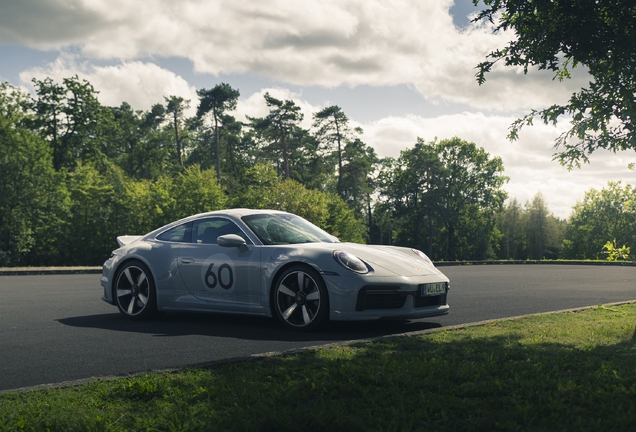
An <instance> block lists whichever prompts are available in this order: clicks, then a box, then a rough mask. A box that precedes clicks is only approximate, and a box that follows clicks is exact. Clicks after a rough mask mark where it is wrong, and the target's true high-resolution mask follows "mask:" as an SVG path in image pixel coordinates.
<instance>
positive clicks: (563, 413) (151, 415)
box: [0, 304, 636, 431]
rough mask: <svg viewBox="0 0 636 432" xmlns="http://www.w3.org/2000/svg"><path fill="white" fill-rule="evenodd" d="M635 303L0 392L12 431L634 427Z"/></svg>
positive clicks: (2, 416)
mask: <svg viewBox="0 0 636 432" xmlns="http://www.w3.org/2000/svg"><path fill="white" fill-rule="evenodd" d="M635 325H636V305H634V304H626V305H621V306H614V307H604V306H599V307H597V308H592V309H586V310H582V311H577V312H565V313H559V314H552V315H541V316H533V317H526V318H521V319H518V320H511V321H499V322H494V323H490V324H486V325H482V326H476V327H469V328H462V329H452V330H441V331H438V332H434V333H430V334H425V335H419V336H407V337H395V338H385V339H381V340H378V341H374V342H370V343H360V344H355V345H349V346H338V347H332V348H328V349H319V350H315V351H307V352H303V353H300V354H294V355H286V356H280V357H271V358H263V359H258V360H254V361H247V362H237V363H224V364H218V365H217V366H215V367H212V368H207V369H184V370H181V371H178V372H173V373H163V374H151V375H145V376H140V377H135V378H121V379H116V380H112V381H97V382H93V383H90V384H87V385H83V386H78V387H70V388H59V389H51V390H44V391H34V392H30V393H5V394H3V395H0V431H9V430H87V431H119V430H122V431H123V430H169V431H171V430H175V431H183V430H202V431H203V430H250V431H251V430H277V431H278V430H290V431H292V430H301V429H302V430H305V431H313V430H330V431H339V430H342V431H344V430H365V431H376V430H377V431H400V430H577V431H584V430H634V429H635V428H636V340H635V333H634V329H635Z"/></svg>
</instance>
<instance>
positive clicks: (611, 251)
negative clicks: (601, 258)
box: [603, 239, 631, 261]
mask: <svg viewBox="0 0 636 432" xmlns="http://www.w3.org/2000/svg"><path fill="white" fill-rule="evenodd" d="M603 249H604V250H603V253H605V254H607V260H608V261H626V260H628V259H629V254H630V252H631V248H630V247H629V246H625V245H623V246H621V247H617V246H616V239H614V240H613V241H608V242H607V243H605V245H604V246H603Z"/></svg>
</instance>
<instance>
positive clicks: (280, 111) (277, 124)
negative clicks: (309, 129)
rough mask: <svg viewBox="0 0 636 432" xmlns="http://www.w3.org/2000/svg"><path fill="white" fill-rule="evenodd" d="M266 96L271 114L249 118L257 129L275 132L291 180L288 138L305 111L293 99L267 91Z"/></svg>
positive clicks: (288, 177)
mask: <svg viewBox="0 0 636 432" xmlns="http://www.w3.org/2000/svg"><path fill="white" fill-rule="evenodd" d="M264 98H265V103H266V104H267V106H268V107H269V108H270V110H269V114H268V115H267V116H266V117H265V118H264V119H254V118H249V119H250V120H251V121H252V125H253V126H254V127H255V128H256V129H260V130H262V131H263V130H266V129H269V131H270V132H273V135H274V137H275V138H274V139H275V141H277V143H278V145H279V147H278V151H279V153H280V154H281V156H282V158H283V170H284V173H285V179H286V180H289V179H290V178H291V176H290V170H289V150H288V138H289V134H290V133H291V132H292V131H293V130H294V127H297V126H298V123H300V122H301V121H302V119H303V117H304V116H303V113H302V112H300V107H299V106H298V105H296V103H295V102H294V101H293V100H291V99H287V100H285V101H282V100H279V99H276V98H275V97H273V96H271V95H270V94H269V92H268V93H265V95H264Z"/></svg>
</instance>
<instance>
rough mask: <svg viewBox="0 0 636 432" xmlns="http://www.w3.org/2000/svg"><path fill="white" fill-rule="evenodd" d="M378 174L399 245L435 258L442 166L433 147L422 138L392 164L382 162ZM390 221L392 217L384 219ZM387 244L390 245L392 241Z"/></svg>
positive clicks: (389, 161) (391, 162) (390, 161)
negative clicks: (380, 171) (407, 246)
mask: <svg viewBox="0 0 636 432" xmlns="http://www.w3.org/2000/svg"><path fill="white" fill-rule="evenodd" d="M382 163H383V169H382V173H381V175H380V184H381V190H382V194H383V195H384V196H385V197H387V198H388V202H389V203H390V207H391V208H392V210H393V215H394V217H393V218H392V219H394V220H395V221H397V222H398V223H397V226H396V228H397V229H396V230H395V234H396V237H397V238H396V241H397V243H398V244H402V245H410V246H413V247H416V248H418V249H421V250H423V251H425V252H426V253H427V254H428V255H429V256H434V252H433V243H434V239H435V225H436V224H437V223H438V222H439V212H440V203H441V201H442V198H441V195H440V191H441V187H442V186H441V181H443V180H442V179H443V175H442V174H441V173H442V166H441V163H440V161H439V158H438V155H437V153H436V151H435V148H434V146H433V145H431V144H427V143H426V142H425V141H424V140H422V139H421V138H418V140H417V143H416V144H415V146H414V147H413V148H412V149H407V150H404V151H402V152H401V154H400V158H399V159H398V160H397V161H395V160H392V159H385V160H384V161H383V162H382ZM384 219H388V220H390V219H391V218H387V217H384ZM387 243H389V244H391V240H389V241H388V242H387Z"/></svg>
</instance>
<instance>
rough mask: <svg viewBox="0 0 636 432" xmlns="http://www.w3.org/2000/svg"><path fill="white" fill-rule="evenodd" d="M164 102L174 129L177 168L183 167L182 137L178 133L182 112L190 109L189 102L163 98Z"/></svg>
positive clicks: (176, 97)
mask: <svg viewBox="0 0 636 432" xmlns="http://www.w3.org/2000/svg"><path fill="white" fill-rule="evenodd" d="M164 99H165V101H166V114H171V115H172V125H173V128H174V138H175V146H176V149H177V161H178V162H179V166H183V155H182V153H183V138H184V137H183V135H182V134H180V133H179V130H180V129H181V120H182V119H183V115H184V112H185V111H186V110H187V109H188V108H190V100H189V99H188V100H185V99H183V98H182V97H179V96H170V97H169V98H167V97H164Z"/></svg>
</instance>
